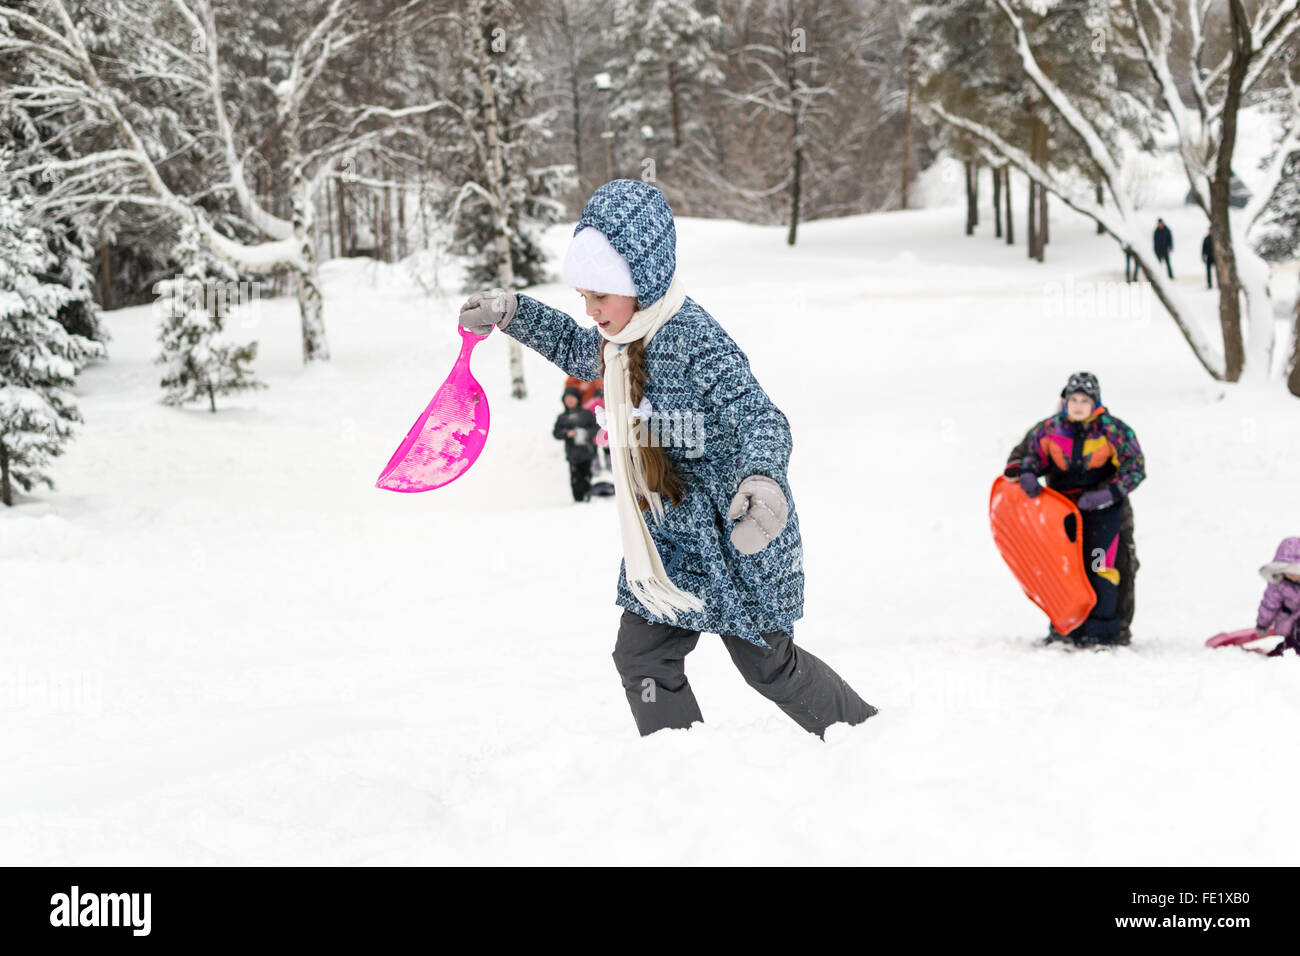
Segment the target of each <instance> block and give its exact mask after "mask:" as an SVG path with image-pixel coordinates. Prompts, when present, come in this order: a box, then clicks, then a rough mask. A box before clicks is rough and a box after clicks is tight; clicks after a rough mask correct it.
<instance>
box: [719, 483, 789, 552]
mask: <svg viewBox="0 0 1300 956" xmlns="http://www.w3.org/2000/svg"><path fill="white" fill-rule="evenodd" d="M789 516H790V508H789V506H788V505H787V504H786V500H785V492H783V491H782V490H781V486H780V485H778V484H777V483H776V482H775V481H773V480H772V479H771V478H769V477H767V475H750V476H749V477H748V478H746V479H745V480H744V481H742V482H741V483H740V489H739V490H738V491H737V492H736V497H734V498H732V499H731V507H730V508H728V509H727V517H728V518H732V519H735V518H740V521H739V523H738V524H737V525H736V526H735V527H734V528H732V529H731V543H732V544H734V545H735V546H736V550H737V551H739V552H740V553H741V554H757V553H758V552H759V551H762V550H763V549H764V548H765V547H767V545H768V544H769V543H770V542H771V541H772V540H774V539H775V538H776V537H777V535H779V534H780V533H781V531H782V529H784V528H785V522H786V519H787V518H789Z"/></svg>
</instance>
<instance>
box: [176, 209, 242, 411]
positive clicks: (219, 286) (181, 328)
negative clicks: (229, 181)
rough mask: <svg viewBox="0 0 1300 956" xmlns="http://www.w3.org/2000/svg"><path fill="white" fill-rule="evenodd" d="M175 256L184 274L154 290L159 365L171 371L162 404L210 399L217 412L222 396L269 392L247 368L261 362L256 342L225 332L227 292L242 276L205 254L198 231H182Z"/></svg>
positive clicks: (228, 303) (211, 405)
mask: <svg viewBox="0 0 1300 956" xmlns="http://www.w3.org/2000/svg"><path fill="white" fill-rule="evenodd" d="M176 254H177V258H178V259H179V260H180V262H181V263H183V267H182V270H181V273H180V274H179V275H177V276H176V277H174V278H171V279H164V280H163V281H161V282H159V283H158V284H157V285H156V286H155V287H154V290H155V291H156V292H157V293H158V296H159V298H158V307H159V309H160V310H161V312H162V323H161V326H160V328H159V330H158V338H159V343H160V346H161V350H160V353H159V355H158V357H157V358H156V359H155V362H156V363H157V364H159V365H164V366H166V370H165V373H164V375H163V379H162V386H163V388H164V389H166V390H167V393H166V395H165V396H164V397H163V403H164V404H167V405H183V404H185V403H186V402H193V401H199V400H202V399H203V398H206V399H207V400H208V407H209V408H210V409H211V410H212V411H213V412H216V410H217V396H218V395H226V394H229V393H232V392H239V391H244V390H248V389H255V388H265V387H266V385H265V383H263V382H259V381H258V380H257V379H256V378H254V377H253V373H252V370H251V369H250V368H248V363H250V362H252V361H253V359H255V358H256V357H257V343H256V342H249V343H248V344H246V345H239V344H236V343H234V342H231V341H230V340H229V339H228V338H227V337H226V335H225V332H224V331H223V326H224V323H225V320H226V315H227V311H228V307H229V305H230V301H229V297H228V296H227V295H226V294H223V293H225V292H227V291H229V290H230V289H232V288H235V287H236V285H235V284H236V283H237V282H238V279H239V275H238V274H237V273H236V272H235V271H234V270H232V269H231V268H230V267H229V266H227V265H225V264H224V263H223V262H221V261H220V260H218V259H216V258H214V257H213V256H211V255H209V254H208V253H206V252H204V251H203V249H202V248H201V246H200V243H199V237H198V236H197V235H196V234H195V233H194V231H193V230H190V229H186V230H185V231H183V232H182V234H181V238H180V242H179V243H178V245H177V249H176Z"/></svg>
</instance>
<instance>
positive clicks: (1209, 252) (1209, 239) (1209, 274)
mask: <svg viewBox="0 0 1300 956" xmlns="http://www.w3.org/2000/svg"><path fill="white" fill-rule="evenodd" d="M1201 261H1202V262H1204V263H1205V288H1207V289H1213V288H1214V282H1213V281H1212V279H1213V277H1214V236H1212V235H1210V234H1209V233H1208V232H1207V233H1206V234H1205V238H1204V239H1202V240H1201Z"/></svg>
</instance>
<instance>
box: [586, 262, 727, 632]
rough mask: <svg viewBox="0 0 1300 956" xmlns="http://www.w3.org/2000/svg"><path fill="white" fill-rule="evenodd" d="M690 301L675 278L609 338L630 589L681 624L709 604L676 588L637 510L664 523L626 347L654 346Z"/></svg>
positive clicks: (613, 446)
mask: <svg viewBox="0 0 1300 956" xmlns="http://www.w3.org/2000/svg"><path fill="white" fill-rule="evenodd" d="M685 301H686V293H685V291H683V289H682V285H681V283H680V282H679V281H678V280H677V278H676V277H675V276H674V277H673V280H672V283H671V284H670V285H669V286H668V291H667V292H665V293H664V294H663V296H661V297H660V298H659V300H658V301H656V302H653V303H651V304H650V305H648V306H647V307H645V308H644V309H641V310H640V311H638V312H634V313H633V314H632V321H630V322H629V323H628V324H627V325H626V326H624V327H623V330H622V331H620V332H617V333H614V334H610V333H606V332H605V331H604V330H603V329H602V330H601V333H600V334H601V335H602V336H604V337H605V340H606V341H605V416H604V418H605V428H606V430H607V431H608V432H609V450H610V461H611V464H612V465H613V466H614V491H615V501H616V502H617V505H618V525H619V534H620V535H621V536H622V539H623V560H624V562H625V563H626V565H627V584H628V587H629V588H630V589H631V590H632V593H633V594H634V595H635V596H636V599H637V600H638V601H640V602H641V604H642V605H643V606H644V607H645V608H646V610H648V611H650V612H651V613H652V614H655V615H656V616H658V617H663V618H667V619H668V620H670V621H676V620H677V611H702V610H704V602H703V601H701V600H700V599H699V598H698V597H696V596H695V595H694V594H691V593H689V592H687V591H683V590H682V589H681V588H679V587H677V585H675V584H673V582H672V581H671V580H669V578H668V572H666V571H665V570H664V565H663V561H662V560H660V558H659V551H658V550H657V549H656V548H655V544H654V540H653V539H652V538H651V537H650V529H649V528H648V527H647V525H646V522H645V516H644V515H643V514H642V512H641V508H640V507H639V506H638V505H637V496H638V495H641V496H643V497H644V498H645V499H646V501H647V502H649V504H650V510H651V511H652V512H653V513H654V516H655V519H656V520H658V521H662V520H663V516H664V507H663V502H662V501H661V500H660V496H659V494H658V492H654V491H651V490H650V489H649V487H648V486H647V485H646V477H645V463H644V462H643V461H642V457H641V448H640V446H639V445H637V444H636V443H635V442H634V441H632V440H631V433H632V422H633V413H634V412H637V413H639V414H645V412H646V405H645V402H644V400H643V401H642V408H641V409H634V408H633V407H632V378H631V373H630V371H629V370H628V364H627V344H628V343H629V342H635V341H637V340H638V339H640V340H641V341H642V344H643V345H649V344H650V340H651V339H652V338H654V334H655V333H656V332H657V331H659V327H660V326H662V325H663V324H664V323H665V322H667V321H668V320H669V319H670V318H672V317H673V316H674V315H676V314H677V311H678V310H679V309H680V308H681V307H682V304H683V303H684V302H685Z"/></svg>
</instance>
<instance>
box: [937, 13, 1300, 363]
mask: <svg viewBox="0 0 1300 956" xmlns="http://www.w3.org/2000/svg"><path fill="white" fill-rule="evenodd" d="M992 2H994V3H995V4H996V5H997V7H998V9H999V10H1000V11H1001V12H1002V14H1003V16H1004V17H1005V19H1006V22H1007V23H1008V25H1009V26H1010V28H1011V30H1012V32H1013V35H1014V37H1015V44H1016V50H1017V53H1018V56H1019V58H1020V63H1021V66H1022V67H1023V69H1024V71H1025V74H1026V75H1027V76H1028V78H1029V79H1030V81H1031V82H1032V83H1033V85H1034V87H1035V88H1036V89H1037V90H1038V91H1039V92H1040V93H1041V95H1042V96H1043V98H1044V99H1045V101H1046V102H1047V103H1048V104H1049V105H1050V106H1051V108H1052V110H1053V111H1054V112H1055V114H1056V115H1057V116H1058V117H1059V118H1060V119H1061V120H1062V121H1063V122H1064V123H1065V124H1066V125H1067V126H1068V127H1069V128H1070V129H1071V130H1072V131H1073V133H1074V134H1075V135H1077V136H1078V137H1079V139H1080V140H1081V141H1082V143H1083V144H1084V146H1085V148H1086V150H1087V152H1088V155H1089V157H1090V158H1091V160H1092V163H1093V165H1094V166H1095V169H1096V175H1097V178H1098V180H1099V182H1100V183H1101V185H1102V187H1103V194H1104V196H1105V197H1106V198H1108V199H1109V202H1108V203H1104V204H1103V203H1100V202H1097V201H1096V199H1095V198H1094V197H1093V196H1090V195H1088V194H1087V193H1086V192H1084V191H1080V190H1079V189H1078V188H1076V185H1075V183H1074V182H1072V181H1071V180H1070V179H1068V178H1066V177H1063V176H1061V175H1060V174H1059V173H1058V172H1056V171H1053V170H1052V169H1050V168H1048V167H1047V166H1045V165H1044V164H1040V163H1038V162H1036V161H1035V160H1034V159H1033V157H1031V156H1030V155H1028V154H1027V153H1026V152H1025V151H1024V150H1021V149H1019V148H1017V147H1015V146H1013V145H1011V144H1010V143H1008V142H1007V141H1006V140H1005V139H1004V138H1003V137H1001V136H1000V135H998V133H997V132H996V131H995V130H994V129H992V128H991V127H990V126H989V125H988V124H986V123H983V122H980V121H979V120H976V119H973V118H971V117H969V116H966V115H959V114H957V113H955V112H953V111H951V110H948V109H946V108H945V107H943V106H942V105H938V104H931V107H930V108H931V109H932V110H933V112H934V113H936V114H937V115H938V116H939V117H940V118H941V119H942V120H944V121H945V122H947V123H950V124H951V125H953V126H955V127H957V128H959V129H962V130H965V131H966V132H967V133H970V134H971V135H974V136H976V137H978V138H979V139H981V140H983V141H984V142H985V143H987V144H988V145H989V146H990V148H992V149H993V150H994V151H995V152H996V153H997V154H998V155H1000V156H1003V157H1005V158H1006V159H1007V160H1009V161H1010V162H1012V163H1013V164H1015V165H1016V166H1017V167H1019V168H1020V169H1021V170H1023V171H1024V172H1025V173H1026V174H1027V175H1028V176H1029V177H1030V178H1031V179H1032V180H1034V181H1035V182H1037V183H1038V184H1039V185H1041V186H1042V187H1043V188H1045V189H1047V190H1048V191H1049V192H1051V193H1052V194H1053V195H1056V196H1058V197H1059V198H1060V199H1062V200H1063V201H1064V202H1065V203H1066V204H1067V205H1069V206H1070V207H1071V208H1073V209H1075V210H1076V211H1078V212H1080V213H1082V214H1084V215H1086V216H1089V217H1090V218H1092V219H1093V220H1094V221H1096V222H1097V223H1098V224H1099V225H1100V226H1101V227H1102V228H1103V229H1105V231H1106V232H1108V233H1109V234H1111V235H1112V236H1114V237H1115V238H1116V240H1117V241H1118V242H1119V243H1120V245H1121V246H1122V247H1123V248H1124V251H1125V252H1127V253H1130V254H1132V255H1133V256H1134V257H1135V258H1136V260H1137V263H1138V266H1139V268H1140V269H1141V270H1142V272H1143V273H1144V274H1145V275H1146V276H1147V277H1148V279H1150V281H1151V285H1152V288H1153V290H1154V292H1155V294H1156V296H1157V298H1158V299H1159V301H1160V302H1161V304H1162V305H1163V306H1164V308H1165V309H1166V311H1167V312H1168V313H1169V315H1170V316H1171V317H1172V318H1173V320H1174V322H1175V323H1176V324H1177V326H1178V328H1179V330H1180V331H1181V332H1182V334H1183V337H1184V338H1185V339H1186V340H1187V342H1188V344H1189V345H1190V346H1191V348H1192V351H1193V353H1194V354H1195V355H1196V358H1197V360H1198V361H1199V362H1200V363H1201V365H1202V366H1203V367H1204V368H1205V369H1206V371H1207V372H1208V373H1209V374H1210V375H1211V376H1213V377H1214V378H1215V379H1218V380H1222V381H1237V380H1238V379H1240V378H1241V377H1242V375H1243V372H1245V371H1246V370H1250V371H1251V372H1252V373H1253V374H1255V375H1258V376H1260V377H1263V376H1266V375H1267V374H1268V369H1269V366H1270V359H1271V353H1272V345H1273V317H1272V307H1271V304H1270V303H1269V301H1268V292H1267V290H1268V271H1267V269H1266V268H1264V267H1263V263H1262V260H1260V259H1259V257H1258V256H1257V255H1256V254H1255V253H1254V252H1253V251H1252V250H1251V249H1250V248H1249V244H1248V243H1247V242H1246V237H1245V235H1244V230H1242V229H1238V230H1237V231H1236V233H1235V235H1234V233H1233V230H1232V228H1231V222H1230V219H1229V207H1228V202H1227V200H1228V189H1229V182H1230V177H1231V162H1232V152H1233V149H1234V147H1235V140H1236V122H1237V113H1238V110H1239V109H1240V107H1241V103H1242V98H1243V97H1244V96H1245V94H1246V93H1247V92H1249V91H1251V90H1252V89H1253V88H1254V87H1255V86H1256V85H1257V84H1259V82H1260V80H1261V78H1263V77H1264V76H1266V75H1267V74H1268V73H1269V71H1270V70H1271V69H1273V68H1274V67H1276V66H1277V64H1278V63H1279V62H1280V61H1281V59H1282V57H1283V55H1284V52H1285V51H1286V50H1287V49H1288V48H1289V46H1290V45H1293V44H1294V42H1295V37H1296V31H1297V28H1300V0H1265V2H1262V3H1260V4H1259V6H1258V9H1257V10H1256V14H1255V16H1254V17H1248V16H1247V14H1246V11H1245V8H1244V7H1243V5H1242V4H1241V2H1240V0H1231V2H1230V4H1229V8H1230V19H1231V22H1232V29H1233V39H1234V42H1233V43H1232V45H1231V48H1230V50H1229V52H1228V53H1227V54H1225V56H1224V58H1223V59H1222V60H1221V61H1220V62H1219V63H1218V64H1217V65H1215V66H1214V67H1212V68H1208V69H1207V68H1205V67H1204V66H1203V65H1202V64H1201V62H1200V61H1201V58H1202V55H1203V51H1204V35H1203V31H1202V29H1201V27H1202V24H1203V22H1204V17H1205V14H1206V11H1207V10H1208V8H1209V6H1210V5H1209V3H1207V2H1206V0H1125V3H1124V6H1123V11H1124V12H1127V14H1128V16H1127V19H1126V20H1123V21H1121V20H1119V19H1118V18H1116V19H1114V20H1112V31H1113V34H1112V36H1113V42H1116V43H1126V42H1127V43H1130V44H1132V45H1133V46H1134V47H1135V48H1136V50H1137V51H1138V52H1139V54H1140V55H1141V57H1142V58H1143V60H1144V62H1145V63H1146V64H1147V66H1148V68H1149V70H1150V71H1151V74H1152V76H1153V78H1154V80H1155V82H1156V84H1157V87H1158V89H1159V95H1160V99H1161V104H1160V109H1159V110H1156V111H1154V112H1153V120H1154V119H1156V118H1157V117H1161V116H1163V117H1165V118H1166V119H1168V120H1169V122H1170V123H1171V124H1172V127H1173V129H1174V130H1175V131H1176V132H1177V135H1178V138H1179V144H1180V146H1179V149H1180V156H1181V157H1182V160H1183V165H1184V169H1185V170H1186V173H1187V177H1188V181H1189V184H1190V185H1191V190H1192V194H1193V197H1194V198H1195V200H1196V201H1197V203H1198V204H1200V205H1201V207H1202V208H1203V209H1204V210H1205V211H1206V213H1207V215H1208V216H1209V218H1210V222H1211V231H1212V232H1213V234H1214V238H1215V247H1216V250H1217V249H1219V248H1224V249H1227V250H1229V253H1228V256H1227V259H1228V261H1227V262H1226V263H1220V264H1219V265H1218V266H1217V268H1218V269H1219V273H1220V277H1221V283H1222V285H1221V289H1220V303H1221V305H1220V327H1221V336H1222V345H1221V346H1216V345H1215V344H1214V343H1212V342H1211V341H1210V340H1209V338H1207V336H1206V334H1205V333H1204V331H1203V330H1202V329H1201V327H1200V325H1199V324H1198V323H1197V321H1196V319H1195V317H1194V315H1193V314H1192V311H1191V310H1190V308H1189V306H1188V304H1187V303H1186V302H1185V301H1184V300H1183V297H1182V296H1181V295H1180V294H1179V292H1178V291H1177V289H1176V288H1175V286H1174V285H1173V283H1172V282H1170V281H1168V280H1167V279H1166V278H1164V277H1163V275H1162V274H1161V270H1160V268H1159V266H1158V263H1156V262H1155V261H1154V259H1153V258H1152V256H1151V254H1150V253H1149V252H1148V251H1146V243H1144V242H1142V241H1141V236H1142V233H1143V231H1144V230H1143V229H1142V228H1141V227H1140V226H1139V224H1138V221H1137V217H1136V216H1135V209H1134V208H1133V204H1132V201H1131V199H1130V197H1129V196H1128V195H1127V194H1126V190H1125V189H1124V188H1123V187H1124V184H1123V177H1122V175H1121V171H1122V168H1123V166H1124V157H1123V155H1122V153H1121V150H1120V148H1119V147H1118V146H1117V145H1112V144H1110V143H1108V142H1107V139H1106V137H1105V135H1104V132H1103V131H1104V124H1105V123H1106V122H1107V118H1106V117H1105V116H1095V117H1091V118H1090V117H1088V116H1086V115H1085V113H1084V111H1083V110H1082V109H1080V107H1079V104H1078V103H1076V102H1075V101H1074V100H1073V99H1072V98H1071V97H1070V96H1069V95H1068V94H1067V93H1066V92H1065V91H1064V90H1063V89H1062V87H1061V85H1060V84H1058V83H1056V82H1054V81H1053V80H1052V79H1051V78H1050V77H1049V76H1048V75H1047V72H1046V71H1045V70H1044V69H1043V67H1042V64H1041V63H1040V62H1039V59H1038V57H1037V56H1036V54H1035V51H1034V49H1033V48H1032V47H1031V44H1030V39H1029V31H1028V29H1027V27H1026V23H1025V19H1024V16H1023V15H1022V14H1023V13H1024V12H1025V9H1026V8H1034V10H1035V11H1036V12H1037V14H1038V15H1040V16H1041V15H1046V16H1049V17H1050V15H1051V8H1052V7H1053V6H1055V4H1054V3H1051V2H1047V0H1037V2H1032V3H1031V2H1016V0H992ZM1113 12H1114V13H1115V14H1118V13H1119V12H1120V10H1118V9H1116V10H1115V11H1113ZM1175 16H1180V17H1183V18H1184V26H1185V28H1186V31H1187V33H1188V35H1189V36H1191V37H1192V43H1193V50H1192V56H1191V57H1190V59H1189V60H1188V63H1189V64H1190V66H1188V67H1187V72H1188V74H1189V76H1188V77H1187V81H1188V85H1189V86H1190V88H1191V89H1192V90H1193V98H1194V100H1195V105H1194V107H1191V108H1189V107H1187V106H1186V105H1185V104H1184V102H1183V100H1182V97H1181V95H1180V94H1179V92H1178V85H1177V84H1176V83H1175V81H1174V75H1173V69H1174V66H1173V65H1174V64H1175V63H1176V62H1178V60H1177V58H1176V57H1175V55H1174V49H1173V48H1174V42H1173V40H1174V28H1173V23H1174V17H1175ZM1278 175H1280V168H1279V170H1278ZM1275 186H1276V182H1274V183H1273V184H1272V185H1271V186H1270V185H1269V184H1263V185H1262V187H1261V191H1263V192H1265V193H1268V194H1271V193H1272V191H1273V188H1275ZM1216 259H1217V256H1216ZM1243 308H1244V309H1245V310H1246V313H1247V315H1248V317H1249V319H1248V322H1249V330H1250V335H1249V341H1248V343H1246V344H1245V345H1243V339H1242V332H1241V314H1242V309H1243Z"/></svg>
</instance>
